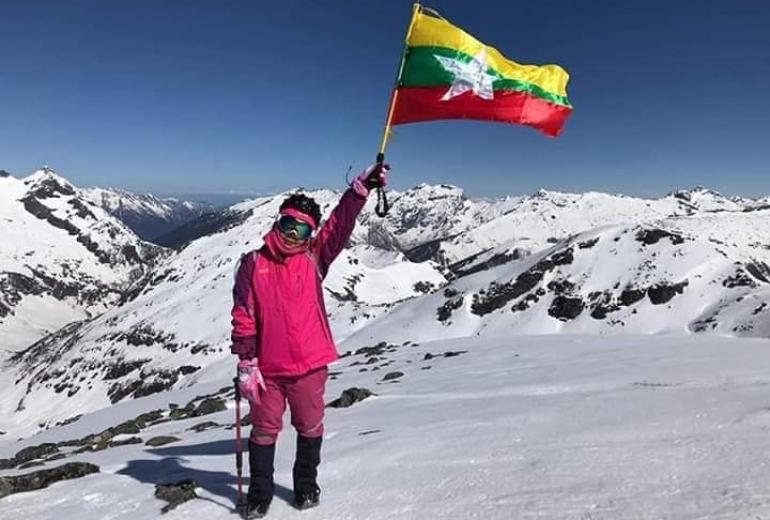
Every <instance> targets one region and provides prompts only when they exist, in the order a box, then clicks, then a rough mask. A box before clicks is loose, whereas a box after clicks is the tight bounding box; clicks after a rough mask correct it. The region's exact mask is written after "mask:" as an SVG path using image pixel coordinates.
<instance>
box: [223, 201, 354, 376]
mask: <svg viewBox="0 0 770 520" xmlns="http://www.w3.org/2000/svg"><path fill="white" fill-rule="evenodd" d="M365 203H366V197H363V196H361V195H359V194H358V193H356V192H355V191H354V190H353V189H348V190H347V191H346V192H345V194H344V195H343V196H342V198H341V199H340V202H339V203H338V204H337V207H336V208H334V210H333V211H332V213H331V215H330V216H329V219H328V220H327V221H326V222H325V223H324V225H323V226H322V227H321V229H320V231H319V232H318V234H317V235H316V237H315V238H313V239H311V242H310V244H309V246H308V249H307V251H306V252H304V253H299V254H295V255H292V256H289V257H287V258H286V259H285V260H284V261H283V263H282V262H280V261H278V260H276V259H275V258H274V257H273V255H272V254H271V252H270V250H269V248H267V247H265V246H263V247H262V248H261V249H259V250H258V251H252V252H250V253H249V254H247V255H245V256H244V257H243V259H242V261H241V265H240V268H239V269H238V274H237V275H236V280H235V287H234V289H233V299H234V305H233V310H232V317H233V320H232V325H233V329H232V347H231V350H232V352H233V353H234V354H238V355H239V356H240V357H241V358H242V359H245V358H253V357H257V358H258V359H259V368H260V370H261V371H262V373H263V374H264V375H265V376H298V375H303V374H305V373H307V372H309V371H311V370H314V369H316V368H319V367H322V366H325V365H328V364H329V363H331V362H332V361H334V360H335V359H337V357H338V354H337V348H336V347H335V346H334V339H333V338H332V333H331V330H330V328H329V321H328V320H327V318H326V308H325V306H324V299H323V289H322V286H321V283H322V281H323V279H324V278H325V277H326V273H327V272H328V271H329V266H330V264H331V263H332V261H333V260H334V259H335V258H336V257H337V255H339V254H340V252H341V251H342V249H343V248H344V247H345V244H346V243H347V241H348V239H349V238H350V234H351V233H352V232H353V228H354V227H355V224H356V217H357V216H358V214H359V213H360V212H361V209H362V208H363V207H364V204H365Z"/></svg>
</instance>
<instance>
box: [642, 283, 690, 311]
mask: <svg viewBox="0 0 770 520" xmlns="http://www.w3.org/2000/svg"><path fill="white" fill-rule="evenodd" d="M689 283H690V282H689V281H687V280H684V281H681V282H679V283H675V284H667V283H659V284H656V285H653V286H652V287H650V288H649V289H647V296H648V297H649V298H650V301H651V302H652V304H653V305H663V304H664V303H668V302H669V301H670V300H671V299H672V298H673V297H674V296H676V295H677V294H682V293H683V292H684V288H685V287H687V285H689Z"/></svg>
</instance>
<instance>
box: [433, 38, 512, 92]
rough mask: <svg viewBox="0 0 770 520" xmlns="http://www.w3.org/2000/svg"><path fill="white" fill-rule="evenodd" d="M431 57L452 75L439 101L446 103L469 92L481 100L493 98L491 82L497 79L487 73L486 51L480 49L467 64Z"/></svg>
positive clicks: (441, 57) (442, 57)
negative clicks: (447, 88) (449, 84)
mask: <svg viewBox="0 0 770 520" xmlns="http://www.w3.org/2000/svg"><path fill="white" fill-rule="evenodd" d="M433 57H434V58H436V59H437V60H438V62H439V63H440V64H441V66H442V67H444V70H446V71H447V72H449V73H451V74H452V75H454V79H453V80H452V85H451V86H450V87H449V90H447V91H446V93H445V94H444V95H443V96H442V97H441V101H448V100H450V99H452V98H453V97H455V96H459V95H460V94H462V93H463V92H467V91H469V90H471V91H473V93H474V94H475V95H477V96H478V97H480V98H483V99H493V98H494V97H495V95H494V89H493V88H492V82H493V81H495V80H496V79H497V77H496V76H494V75H493V74H489V73H488V72H487V52H486V49H481V51H480V52H479V53H478V54H476V55H475V56H474V57H473V59H472V60H471V61H467V62H466V61H461V60H458V59H456V58H445V57H444V56H436V55H435V54H434V55H433Z"/></svg>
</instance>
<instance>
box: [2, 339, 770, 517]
mask: <svg viewBox="0 0 770 520" xmlns="http://www.w3.org/2000/svg"><path fill="white" fill-rule="evenodd" d="M341 347H342V349H343V350H344V349H345V345H344V344H343V345H342V346H341ZM389 350H391V351H392V352H386V353H384V355H382V356H378V357H379V358H380V359H379V360H378V362H377V363H372V364H363V365H358V364H357V365H354V366H350V365H351V364H352V363H355V362H362V361H364V359H365V358H364V357H363V354H359V355H352V356H349V357H345V358H343V359H342V360H340V362H338V363H337V364H336V365H335V366H333V367H332V370H333V371H336V372H341V373H340V374H339V375H337V376H336V377H337V379H336V380H332V381H330V382H329V386H328V389H327V401H328V400H331V399H332V398H334V397H337V396H338V395H339V393H340V392H341V391H342V390H343V389H345V388H348V387H353V386H356V387H367V388H369V389H371V390H372V391H373V392H375V393H376V394H377V396H376V397H371V398H369V399H367V400H365V401H362V402H359V403H357V404H354V405H353V406H352V407H351V408H346V409H328V411H327V421H326V424H327V431H326V435H325V441H324V442H325V444H324V452H323V458H324V462H323V463H322V465H321V472H320V484H321V487H322V489H323V494H322V502H321V506H320V507H319V508H317V509H315V510H310V511H305V512H297V511H294V510H293V509H292V508H291V507H290V506H289V505H288V503H287V500H289V499H290V488H291V460H292V459H291V458H292V456H293V442H294V434H293V432H290V431H285V432H284V434H283V435H282V437H281V438H280V440H279V448H278V455H277V462H276V468H277V471H276V483H277V486H278V492H277V496H276V498H275V500H274V502H273V506H272V509H271V511H270V514H269V518H275V519H279V520H280V519H293V518H303V519H306V520H312V519H322V518H336V519H350V520H354V519H355V520H362V519H371V520H375V519H392V518H399V519H424V518H441V519H444V518H446V519H454V518H479V519H490V520H492V519H506V520H507V519H510V518H547V519H593V520H601V519H677V520H686V519H736V520H737V519H741V520H743V519H749V518H752V519H753V518H766V517H767V515H770V493H769V492H768V491H767V490H768V488H769V487H770V465H769V464H768V462H769V460H768V455H767V454H768V453H770V435H768V433H769V431H770V412H769V411H768V408H769V407H770V397H768V392H767V389H768V387H769V386H770V370H768V368H770V356H769V355H768V354H769V353H770V343H769V342H768V341H767V340H761V339H730V338H721V337H713V336H709V337H700V336H699V337H695V336H682V335H660V336H630V335H629V336H623V337H619V336H618V337H594V336H574V335H560V336H554V335H551V336H506V337H483V338H475V339H459V340H448V341H441V342H432V343H423V344H421V345H417V346H415V345H412V344H407V345H403V346H399V347H397V348H395V347H394V348H390V349H389ZM463 351H465V352H463ZM447 352H451V353H454V355H453V354H450V356H449V357H445V356H444V354H445V353H447ZM426 354H431V355H432V356H433V357H431V356H426ZM426 357H428V358H430V359H426ZM385 364H387V366H381V365H385ZM231 367H232V363H229V362H227V361H223V362H221V363H217V364H215V365H211V366H210V367H208V368H207V369H206V370H205V372H206V374H202V376H204V377H202V380H201V386H200V387H198V390H202V389H205V388H208V389H214V388H216V387H218V385H220V384H221V385H223V384H225V383H226V381H227V375H226V374H227V373H228V372H229V371H230V369H231ZM429 367H430V368H429ZM362 368H365V369H366V371H364V372H360V371H359V370H361V369H362ZM375 368H378V370H375ZM395 371H399V372H402V373H403V374H404V375H403V376H402V377H400V378H397V379H394V381H395V382H381V381H382V379H383V376H384V374H385V373H388V372H395ZM206 381H207V382H206ZM192 395H193V393H191V389H187V390H173V391H170V392H167V393H163V394H158V395H155V396H150V397H147V398H143V399H137V400H132V401H127V402H124V403H120V404H118V405H116V406H113V407H111V408H108V409H106V410H102V411H100V412H96V413H95V414H93V415H90V416H86V417H83V418H82V419H80V420H79V421H77V422H75V423H72V424H70V425H68V426H64V427H60V428H56V429H52V430H49V431H47V432H43V433H40V434H38V435H36V436H34V437H32V438H30V439H27V440H25V441H23V442H21V443H14V442H5V443H4V444H2V445H1V446H0V457H9V456H11V455H13V453H14V452H15V451H17V450H19V449H20V448H22V447H24V446H28V445H32V444H39V443H42V442H56V441H61V440H65V439H71V438H76V437H79V436H82V435H84V434H87V433H92V432H94V431H99V430H100V429H102V428H104V427H106V426H109V425H115V424H117V423H119V422H121V421H122V420H125V419H127V418H130V417H133V416H135V415H136V414H137V413H138V412H140V411H148V410H151V409H154V408H159V407H164V406H166V405H167V404H168V403H169V402H177V403H183V402H185V401H186V400H187V399H190V398H191V396H192ZM229 406H230V407H231V408H232V406H233V403H232V401H229ZM204 419H205V420H211V421H215V422H217V423H219V424H221V425H227V424H232V422H233V413H232V409H230V410H227V411H223V412H219V413H216V414H212V415H208V416H206V417H204V418H195V419H187V420H182V421H175V422H168V423H163V424H160V425H157V426H153V427H150V428H148V429H147V430H143V431H142V432H141V434H140V437H141V438H142V440H145V441H146V440H147V439H148V438H150V437H152V436H156V435H161V434H164V435H165V434H170V435H176V436H178V437H180V438H181V440H179V441H178V442H175V443H171V444H167V445H165V446H163V447H159V448H149V447H146V446H144V445H142V444H135V445H129V446H121V447H116V448H109V449H106V450H104V451H100V452H95V453H84V454H81V455H77V456H70V457H67V458H66V459H63V460H61V461H56V462H47V463H46V467H49V466H55V465H57V464H60V463H62V462H65V461H69V460H78V461H87V462H93V463H95V464H97V465H99V466H100V468H101V473H99V474H96V475H92V476H88V477H84V478H82V479H78V480H71V481H65V482H60V483H57V484H54V485H53V486H51V487H50V488H48V489H45V490H42V491H37V492H31V493H19V494H15V495H11V496H9V497H6V498H3V499H0V517H2V518H14V519H19V520H26V519H29V520H47V519H51V520H54V519H56V520H59V519H61V518H75V517H77V518H80V519H81V520H90V519H115V520H117V519H145V518H158V517H160V509H161V507H162V506H163V505H164V504H165V503H164V502H162V501H160V500H158V499H155V498H153V492H154V485H155V484H157V483H166V482H176V481H179V480H182V479H186V478H192V479H194V480H195V481H196V482H197V484H198V487H197V493H198V496H199V498H198V499H195V500H192V501H189V502H186V503H183V504H181V505H179V506H178V507H177V508H176V509H173V510H172V511H171V512H169V513H167V514H166V515H164V516H163V517H164V518H167V519H169V520H173V519H183V518H184V519H187V518H209V519H211V520H214V519H216V518H222V519H227V518H233V512H232V509H233V497H234V461H233V456H232V449H233V430H228V429H225V428H224V427H223V426H218V427H214V428H213V429H208V430H205V431H203V432H200V433H194V432H192V431H189V430H188V428H189V427H190V426H192V425H194V424H196V423H200V422H201V421H202V420H204ZM286 420H287V421H286V422H288V417H287V418H286ZM35 469H38V468H35ZM26 471H31V470H26ZM13 473H14V472H2V473H0V475H8V474H13ZM16 473H18V471H16Z"/></svg>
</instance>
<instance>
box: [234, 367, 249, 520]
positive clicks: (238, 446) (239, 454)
mask: <svg viewBox="0 0 770 520" xmlns="http://www.w3.org/2000/svg"><path fill="white" fill-rule="evenodd" d="M233 385H234V386H235V469H236V475H237V476H236V479H235V482H236V485H237V486H238V495H237V502H236V509H237V510H238V514H239V515H241V517H243V518H246V501H245V500H244V499H243V442H242V438H241V388H240V386H239V385H238V377H237V376H236V377H235V378H234V379H233Z"/></svg>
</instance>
